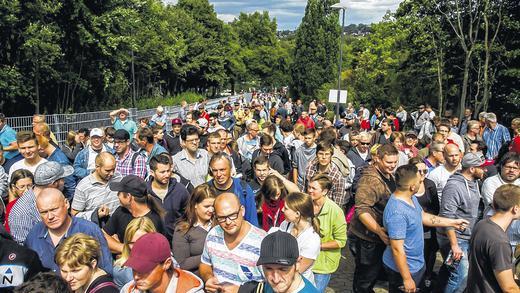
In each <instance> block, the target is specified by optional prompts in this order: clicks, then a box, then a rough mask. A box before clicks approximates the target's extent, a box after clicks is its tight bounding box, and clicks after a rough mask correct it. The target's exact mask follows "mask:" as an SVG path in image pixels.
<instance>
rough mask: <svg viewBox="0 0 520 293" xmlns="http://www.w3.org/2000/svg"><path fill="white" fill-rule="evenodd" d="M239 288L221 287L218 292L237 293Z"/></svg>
mask: <svg viewBox="0 0 520 293" xmlns="http://www.w3.org/2000/svg"><path fill="white" fill-rule="evenodd" d="M239 289H240V286H235V285H223V286H221V287H220V291H219V292H222V293H238V290H239Z"/></svg>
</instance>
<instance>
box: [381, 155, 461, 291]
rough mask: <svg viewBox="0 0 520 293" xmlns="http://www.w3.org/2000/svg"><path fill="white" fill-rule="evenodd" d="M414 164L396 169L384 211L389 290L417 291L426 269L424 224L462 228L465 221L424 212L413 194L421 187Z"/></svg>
mask: <svg viewBox="0 0 520 293" xmlns="http://www.w3.org/2000/svg"><path fill="white" fill-rule="evenodd" d="M420 178H421V177H420V175H419V174H418V170H417V167H416V166H415V165H404V166H401V167H399V168H397V170H396V172H395V183H396V190H395V192H394V193H393V194H392V195H391V196H390V199H389V200H388V203H387V204H386V207H385V211H384V214H383V223H384V226H385V229H386V230H387V231H388V238H389V242H390V246H387V247H386V249H385V252H384V254H383V263H384V265H385V270H386V272H387V276H388V281H389V292H391V293H393V292H396V293H397V292H403V291H402V290H399V287H400V286H403V287H404V292H415V290H416V289H417V288H418V286H419V284H420V282H421V280H422V277H423V275H424V272H425V269H426V268H425V261H424V235H423V225H425V226H429V227H453V228H457V229H463V228H464V227H465V225H467V224H468V222H467V221H466V220H461V219H458V220H457V219H447V218H441V217H437V216H436V215H432V214H428V213H426V212H424V211H423V209H422V207H421V205H420V204H419V201H418V200H417V198H416V197H415V196H414V195H415V194H416V193H417V191H418V189H419V186H420V180H421V179H420Z"/></svg>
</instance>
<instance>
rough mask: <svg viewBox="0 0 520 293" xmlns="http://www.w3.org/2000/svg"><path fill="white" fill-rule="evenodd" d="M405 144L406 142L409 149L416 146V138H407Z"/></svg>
mask: <svg viewBox="0 0 520 293" xmlns="http://www.w3.org/2000/svg"><path fill="white" fill-rule="evenodd" d="M405 142H406V146H408V147H412V146H415V137H413V136H407V137H406V139H405Z"/></svg>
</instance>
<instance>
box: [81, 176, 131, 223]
mask: <svg viewBox="0 0 520 293" xmlns="http://www.w3.org/2000/svg"><path fill="white" fill-rule="evenodd" d="M122 178H123V177H122V176H121V174H119V173H115V174H114V176H113V177H112V179H110V181H109V182H118V181H120V180H121V179H122ZM103 204H104V205H106V206H107V207H108V209H109V212H110V215H112V214H113V213H114V211H115V210H116V209H117V208H118V207H119V206H120V202H119V198H118V197H117V191H111V190H110V188H109V187H108V183H106V184H105V183H102V182H99V181H97V180H96V177H94V173H92V174H90V175H88V176H87V177H85V178H83V179H81V181H80V182H79V183H78V186H77V187H76V192H75V193H74V199H73V201H72V206H71V207H72V209H74V210H76V211H78V212H79V213H78V214H77V215H76V217H79V218H83V219H86V220H91V219H92V213H93V212H95V211H96V209H97V208H99V207H100V206H101V205H103Z"/></svg>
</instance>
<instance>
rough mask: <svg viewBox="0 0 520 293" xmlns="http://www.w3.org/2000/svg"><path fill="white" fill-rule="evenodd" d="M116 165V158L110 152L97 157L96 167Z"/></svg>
mask: <svg viewBox="0 0 520 293" xmlns="http://www.w3.org/2000/svg"><path fill="white" fill-rule="evenodd" d="M115 164H116V158H115V157H114V155H112V154H111V153H109V152H101V153H99V154H98V155H97V156H96V166H106V165H114V166H115Z"/></svg>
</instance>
